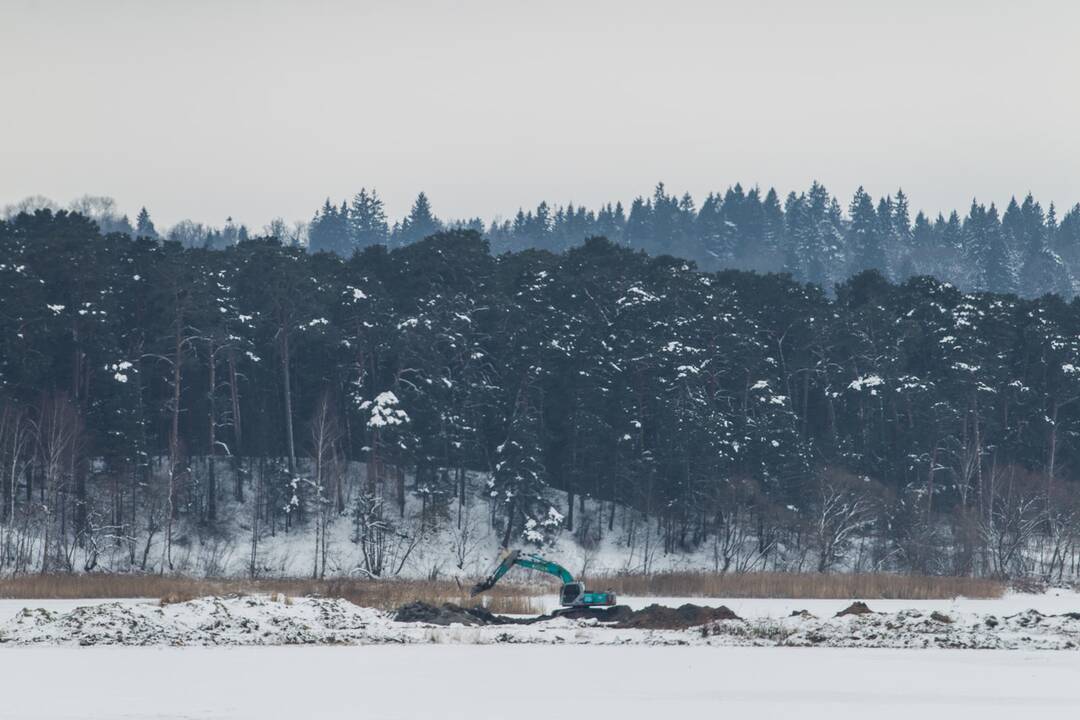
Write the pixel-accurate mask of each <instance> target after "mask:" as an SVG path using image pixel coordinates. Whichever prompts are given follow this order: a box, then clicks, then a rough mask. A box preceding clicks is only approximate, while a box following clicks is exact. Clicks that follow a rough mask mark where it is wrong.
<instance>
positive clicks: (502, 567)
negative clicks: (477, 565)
mask: <svg viewBox="0 0 1080 720" xmlns="http://www.w3.org/2000/svg"><path fill="white" fill-rule="evenodd" d="M520 554H521V552H520V551H519V550H510V551H507V552H504V553H503V554H502V556H501V557H500V558H499V564H498V565H496V566H495V569H494V570H492V571H491V573H490V574H489V575H488V576H487V577H486V578H484V579H483V580H481V581H480V582H478V583H476V584H475V585H473V587H472V591H471V592H470V593H469V594H470V595H471V596H473V597H475V596H476V595H479V594H480V593H482V592H484V591H485V590H490V589H491V588H492V587H494V586H495V583H497V582H499V578H501V577H502V576H503V575H505V574H506V572H507V571H508V570H509V569H510V568H512V567H513V566H514V561H515V560H517V558H518V555H520Z"/></svg>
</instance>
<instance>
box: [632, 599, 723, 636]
mask: <svg viewBox="0 0 1080 720" xmlns="http://www.w3.org/2000/svg"><path fill="white" fill-rule="evenodd" d="M739 619H740V618H739V616H738V615H736V614H735V613H734V612H732V611H731V609H730V608H728V607H727V606H726V605H721V606H720V607H715V608H714V607H702V606H701V605H693V604H691V603H686V604H685V605H680V606H679V607H677V608H671V607H665V606H663V605H655V604H653V605H650V606H649V607H647V608H644V609H642V610H638V611H636V612H633V613H630V615H629V616H628V617H627V618H626V619H625V620H621V621H619V622H618V623H616V625H615V627H618V628H641V629H646V630H682V629H685V628H689V627H696V626H698V625H705V624H707V623H711V622H715V621H717V620H739Z"/></svg>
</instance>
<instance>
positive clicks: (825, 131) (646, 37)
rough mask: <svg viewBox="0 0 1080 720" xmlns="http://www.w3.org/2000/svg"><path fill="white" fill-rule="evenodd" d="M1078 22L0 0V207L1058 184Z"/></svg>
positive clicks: (459, 211)
mask: <svg viewBox="0 0 1080 720" xmlns="http://www.w3.org/2000/svg"><path fill="white" fill-rule="evenodd" d="M1078 27H1080V3H1077V2H1073V1H1072V0H1059V1H1057V2H1049V1H1043V2H1038V1H1036V2H1031V1H1029V2H1015V1H1013V0H1009V1H997V0H983V1H982V2H974V1H972V2H965V1H962V0H954V1H952V2H947V1H946V0H938V1H937V2H928V1H923V0H914V1H912V0H908V1H907V2H896V1H892V2H872V1H871V0H861V1H856V0H819V1H817V2H807V1H796V0H792V1H789V2H781V1H779V0H773V1H766V2H754V1H753V0H740V1H739V2H726V1H720V0H702V1H700V2H690V1H686V2H671V1H669V2H660V1H657V0H652V1H650V2H636V1H635V0H620V1H618V2H603V1H596V2H588V1H586V0H579V2H562V1H561V0H543V1H542V2H537V1H536V0H532V1H530V2H517V1H516V0H490V1H488V0H477V1H475V2H459V3H451V2H416V1H412V0H396V1H394V2H379V3H376V2H362V1H357V2H312V1H309V2H298V1H297V2H294V1H292V0H276V1H275V0H266V1H264V2H242V1H240V0H216V1H214V2H210V1H208V0H207V1H197V0H175V1H170V2H166V1H165V0H159V1H152V0H143V1H141V2H136V1H134V0H95V1H94V2H75V1H71V2H60V1H50V0H41V1H37V2H30V1H24V0H0V79H2V82H3V94H2V95H0V205H3V204H5V203H9V202H14V201H16V200H18V199H20V198H21V197H23V196H26V195H30V194H36V193H40V194H44V195H48V196H50V197H52V198H54V199H56V200H58V201H60V202H63V203H66V202H67V201H69V200H70V199H72V198H73V197H75V196H77V195H81V194H84V193H93V194H102V195H112V196H114V197H115V198H116V199H117V201H118V203H119V205H120V207H121V208H123V209H124V210H126V211H128V212H129V213H131V214H132V215H134V212H135V210H137V208H138V207H139V206H140V205H143V204H145V205H146V206H148V207H149V208H150V211H151V213H152V215H153V216H154V218H155V220H156V221H157V222H158V224H159V225H161V224H171V223H173V222H175V221H177V220H179V219H182V218H185V217H191V218H194V219H196V220H200V221H203V222H208V223H212V224H221V223H222V222H223V221H224V219H225V217H226V216H227V215H232V216H234V217H236V218H238V219H239V220H241V221H244V222H246V223H248V224H249V225H251V226H253V227H256V228H257V227H260V226H261V225H263V224H264V223H266V222H267V221H268V220H269V219H270V218H271V217H273V216H277V215H281V216H284V217H285V218H286V219H289V220H293V219H308V218H310V216H311V214H312V212H313V210H314V209H315V207H316V206H317V205H318V204H320V203H321V201H322V199H323V198H324V197H325V196H326V195H328V194H329V195H331V196H332V197H334V198H336V199H341V198H344V197H346V196H351V195H352V194H353V193H355V192H356V191H357V190H359V188H360V187H361V186H367V187H372V186H374V187H376V188H377V189H378V191H379V193H380V194H381V195H382V196H383V197H384V198H385V200H386V201H387V204H388V209H389V211H390V213H391V215H392V216H394V217H396V216H398V215H401V214H403V213H404V212H405V211H406V210H407V209H408V205H409V204H410V202H411V200H412V198H413V197H414V196H415V194H416V193H417V191H419V190H425V191H426V192H427V193H428V194H429V196H430V197H431V198H432V202H433V204H434V207H435V210H436V212H437V213H438V214H439V215H440V216H442V217H444V218H446V217H461V216H465V215H470V216H471V215H480V216H483V217H484V218H485V219H490V218H491V217H492V216H494V215H497V214H502V215H510V214H512V213H513V212H514V211H516V209H517V208H518V207H519V206H526V207H531V206H535V204H536V203H537V202H538V201H540V200H541V199H546V200H549V201H554V202H559V203H565V202H567V201H573V202H574V203H585V204H588V205H590V206H593V205H596V204H598V203H599V202H601V201H606V200H620V199H621V200H623V201H624V202H625V201H628V200H630V199H632V198H633V197H634V196H636V195H640V194H647V193H649V192H650V191H651V188H652V186H653V185H654V184H655V182H656V181H657V180H663V181H665V182H666V183H667V185H668V187H669V189H671V190H673V191H677V192H680V193H681V192H683V191H690V192H691V193H692V194H693V195H694V196H695V198H697V199H698V201H699V202H700V200H701V198H702V197H703V196H704V194H705V193H707V192H708V191H710V190H722V189H723V188H725V187H726V186H728V185H730V184H733V183H735V182H737V181H738V182H742V183H743V184H744V185H753V184H760V185H762V186H764V187H768V186H776V187H777V189H778V190H780V191H781V192H786V191H787V190H790V189H804V188H806V187H807V186H809V184H810V182H811V180H812V179H814V178H818V179H820V180H822V181H823V182H824V183H825V184H826V185H827V186H828V187H829V189H830V190H832V191H833V192H834V193H836V194H838V195H840V196H841V198H843V199H844V201H845V203H846V200H847V199H848V198H850V196H851V194H852V192H853V191H854V190H855V188H856V187H857V186H858V185H859V184H864V185H865V186H866V188H867V190H868V191H869V192H871V193H872V194H874V195H875V196H876V195H879V194H881V193H884V192H891V191H893V190H895V188H896V187H897V186H903V188H904V189H905V191H906V192H907V193H908V195H909V196H911V199H912V204H913V206H915V207H917V208H925V209H928V210H931V211H934V212H936V211H938V210H940V209H948V208H952V207H958V208H961V209H962V208H965V207H966V206H967V204H968V203H969V202H970V200H971V197H972V196H973V195H977V196H978V197H979V198H980V199H981V200H986V201H990V200H994V201H997V202H999V203H1001V202H1003V201H1006V200H1007V199H1008V197H1009V196H1010V195H1011V194H1014V193H1015V194H1021V193H1025V192H1027V191H1028V190H1031V191H1032V192H1034V193H1035V194H1036V196H1037V197H1038V198H1039V199H1040V200H1042V201H1043V203H1044V204H1046V205H1048V204H1049V202H1050V201H1051V200H1053V201H1056V202H1057V203H1058V205H1059V206H1071V205H1072V204H1073V203H1075V202H1077V201H1080V172H1078V169H1080V129H1078V128H1080V93H1077V92H1076V90H1075V84H1076V78H1077V71H1078V70H1080V43H1077V41H1076V37H1077V34H1076V33H1077V28H1078ZM1070 87H1073V90H1069V88H1070Z"/></svg>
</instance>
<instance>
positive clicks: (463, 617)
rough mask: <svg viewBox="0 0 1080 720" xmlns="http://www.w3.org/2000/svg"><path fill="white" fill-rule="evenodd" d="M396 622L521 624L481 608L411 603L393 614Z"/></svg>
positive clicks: (450, 604) (449, 604)
mask: <svg viewBox="0 0 1080 720" xmlns="http://www.w3.org/2000/svg"><path fill="white" fill-rule="evenodd" d="M393 618H394V619H395V620H397V621H398V622H422V623H428V624H430V625H453V624H454V623H457V624H459V625H511V624H515V623H519V622H521V621H520V620H516V619H515V618H508V617H503V616H502V615H496V614H495V613H493V612H491V611H490V610H488V609H486V608H482V607H479V606H477V607H472V608H463V607H461V606H460V605H454V604H453V603H443V604H442V605H439V606H436V605H429V604H427V603H425V602H412V603H408V604H407V605H402V606H401V607H399V608H398V609H397V610H395V611H394V612H393Z"/></svg>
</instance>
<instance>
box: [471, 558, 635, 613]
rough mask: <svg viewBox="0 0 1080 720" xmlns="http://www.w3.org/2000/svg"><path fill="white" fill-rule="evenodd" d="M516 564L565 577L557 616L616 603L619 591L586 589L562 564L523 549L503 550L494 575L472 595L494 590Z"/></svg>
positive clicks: (474, 587) (480, 584) (479, 583)
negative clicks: (526, 553) (525, 552)
mask: <svg viewBox="0 0 1080 720" xmlns="http://www.w3.org/2000/svg"><path fill="white" fill-rule="evenodd" d="M515 565H520V566H521V567H523V568H528V569H530V570H537V571H539V572H543V573H547V574H548V575H554V576H555V577H557V578H559V579H560V580H562V588H561V589H560V590H559V604H560V605H562V606H563V607H562V609H561V610H556V611H555V613H554V614H555V615H560V614H565V613H567V612H574V611H576V610H583V609H588V608H600V607H608V606H611V605H614V604H615V593H613V592H611V591H610V590H608V591H605V592H593V591H589V590H586V589H585V584H584V583H580V582H574V576H573V575H571V574H570V571H569V570H567V569H566V568H564V567H563V566H562V565H559V564H558V563H554V562H551V561H550V560H545V559H544V558H542V557H540V556H539V555H532V554H530V555H525V554H522V552H521V551H520V550H508V551H505V552H503V554H502V555H501V556H500V557H499V564H498V565H496V566H495V569H494V570H492V571H491V574H490V575H488V576H487V577H486V578H485V579H483V580H481V581H480V582H478V583H476V585H474V586H473V588H472V596H473V597H475V596H477V595H479V594H480V593H482V592H484V591H485V590H490V589H491V588H492V587H494V586H495V583H497V582H499V579H500V578H502V576H503V575H505V574H506V573H507V572H509V571H510V568H512V567H514V566H515Z"/></svg>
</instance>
